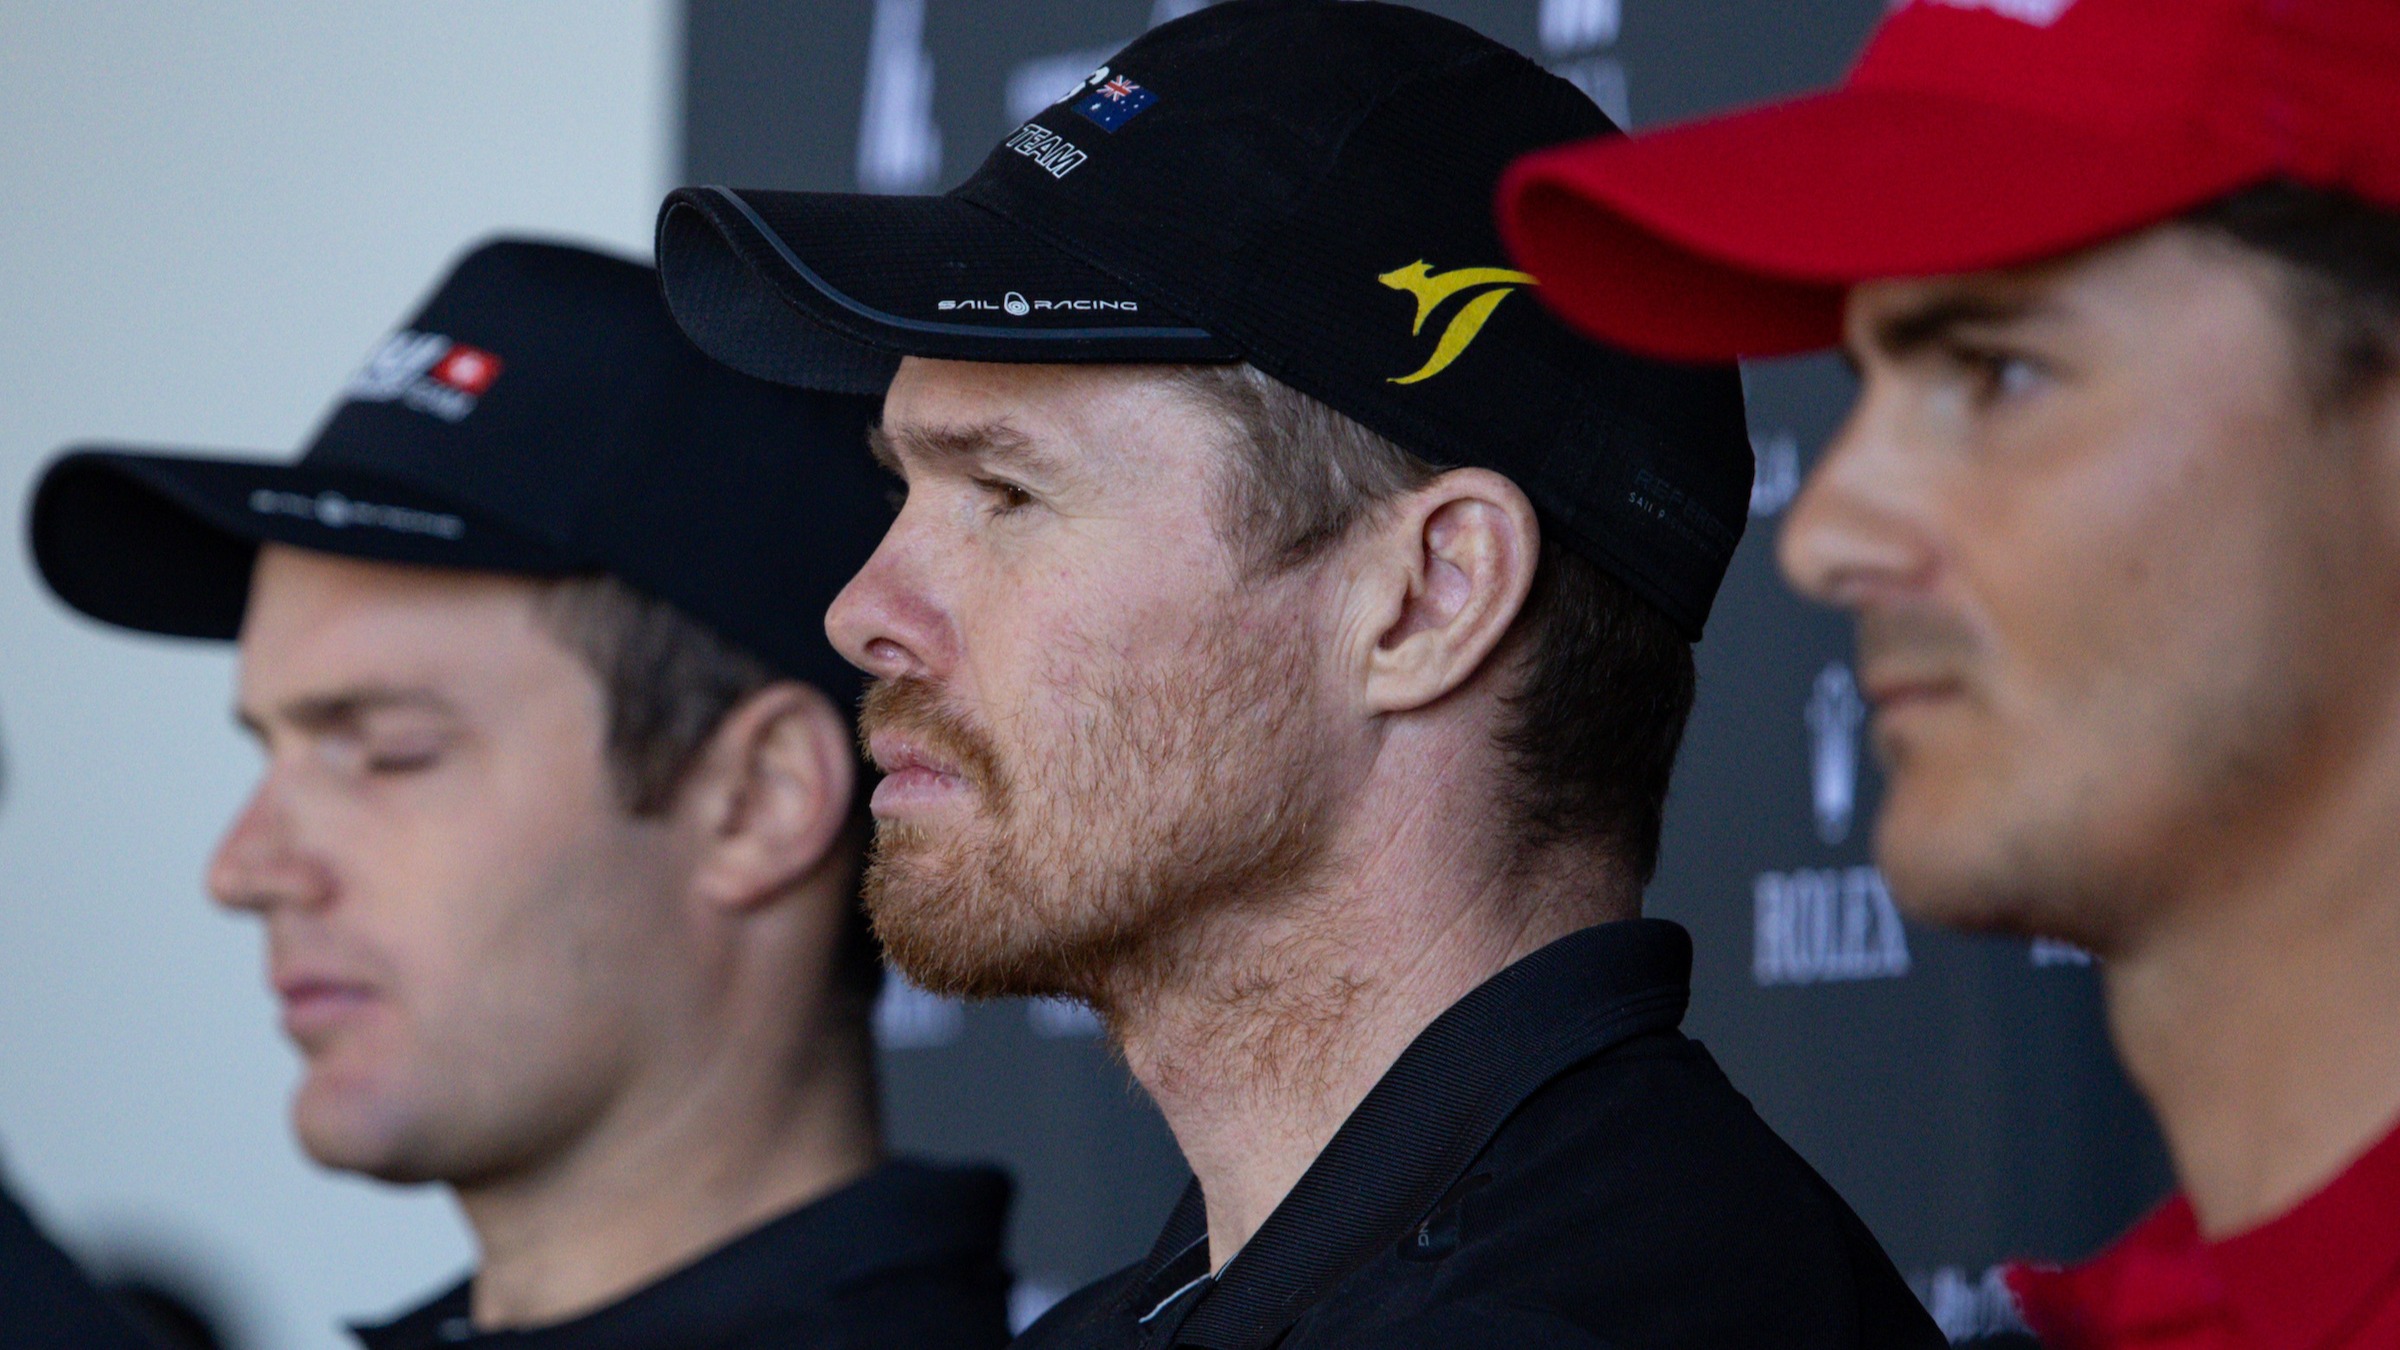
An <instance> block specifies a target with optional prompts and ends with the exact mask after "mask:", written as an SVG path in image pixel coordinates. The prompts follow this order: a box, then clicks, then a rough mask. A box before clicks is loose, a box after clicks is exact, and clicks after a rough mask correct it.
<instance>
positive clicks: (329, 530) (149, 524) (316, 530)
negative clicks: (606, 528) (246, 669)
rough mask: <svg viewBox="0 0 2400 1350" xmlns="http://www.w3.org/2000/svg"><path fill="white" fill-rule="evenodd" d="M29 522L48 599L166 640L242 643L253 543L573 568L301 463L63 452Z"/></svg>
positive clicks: (436, 507)
mask: <svg viewBox="0 0 2400 1350" xmlns="http://www.w3.org/2000/svg"><path fill="white" fill-rule="evenodd" d="M30 514H31V522H30V526H29V530H28V533H29V537H30V542H31V546H32V550H33V556H34V563H35V565H36V566H37V567H38V568H40V570H41V574H42V579H43V580H44V581H46V582H48V583H49V585H50V588H51V589H52V590H53V591H55V592H57V593H58V596H59V598H60V599H62V600H64V601H66V602H67V603H68V604H70V605H73V606H74V607H75V608H77V609H79V610H82V611H83V612H84V613H86V614H89V615H91V616H92V617H94V618H96V619H100V620H102V621H104V622H107V623H114V624H119V625H122V626H124V627H127V628H134V629H140V630H142V631H145V632H152V633H164V634H167V635H168V636H172V637H196V638H216V639H230V638H232V637H234V636H236V635H237V634H238V633H239V632H240V631H241V626H242V612H243V610H244V609H245V607H246V606H247V604H248V601H249V591H250V568H251V564H252V562H253V561H254V560H255V558H256V556H257V552H258V546H259V545H260V544H262V543H278V544H289V545H292V546H293V547H295V548H305V549H313V550H315V551H317V552H321V553H337V554H341V555H344V556H347V557H357V558H367V559H372V560H375V561H379V562H394V563H416V564H421V565H426V566H436V567H467V568H482V569H488V570H495V571H509V572H533V573H553V574H563V573H566V572H570V571H574V570H576V564H575V563H574V562H573V560H571V559H568V558H566V557H564V556H563V555H561V554H559V553H558V552H556V551H555V550H553V549H551V548H550V547H548V546H547V545H544V544H540V543H536V542H534V541H532V540H529V539H526V538H523V537H520V536H518V535H516V534H513V533H511V532H509V531H508V530H507V529H505V528H504V527H502V526H500V525H499V524H497V523H496V522H494V521H493V520H491V519H490V518H489V517H487V516H484V515H483V514H481V513H479V512H476V511H474V510H473V509H471V508H467V507H464V506H462V505H460V504H459V503H457V502H454V501H449V500H445V499H443V498H441V497H439V496H436V495H434V494H431V493H428V492H425V491H424V490H423V489H421V488H415V487H409V486H406V485H402V484H397V483H393V482H390V481H387V480H384V479H379V478H376V477H373V476H371V475H367V474H362V473H357V472H354V471H343V470H338V469H317V468H311V467H307V466H300V465H285V464H261V463H257V462H254V461H244V460H229V459H199V458H194V457H189V456H181V455H165V454H147V453H142V452H137V451H124V450H94V449H86V450H77V451H71V452H70V453H69V454H68V455H67V456H66V457H65V458H64V459H62V460H60V461H59V462H58V463H57V464H56V465H55V466H54V467H52V469H51V470H50V471H49V472H48V473H46V474H45V475H44V476H43V478H42V482H41V486H40V487H39V488H38V489H37V490H36V492H35V494H34V499H33V505H32V509H31V513H30Z"/></svg>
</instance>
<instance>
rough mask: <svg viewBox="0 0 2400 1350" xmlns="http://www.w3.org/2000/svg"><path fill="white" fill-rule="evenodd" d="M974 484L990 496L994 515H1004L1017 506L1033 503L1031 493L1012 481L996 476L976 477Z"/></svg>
mask: <svg viewBox="0 0 2400 1350" xmlns="http://www.w3.org/2000/svg"><path fill="white" fill-rule="evenodd" d="M975 486H976V487H978V488H980V489H982V490H983V492H984V494H985V495H986V496H988V497H990V498H991V500H992V511H993V513H994V514H995V515H1006V514H1007V513H1008V512H1011V511H1014V510H1016V509H1017V508H1019V507H1023V506H1031V505H1033V494H1032V493H1030V492H1027V491H1026V490H1025V489H1023V488H1021V487H1018V486H1017V485H1016V484H1014V483H1009V482H1003V481H1001V480H1000V479H997V478H978V479H976V480H975Z"/></svg>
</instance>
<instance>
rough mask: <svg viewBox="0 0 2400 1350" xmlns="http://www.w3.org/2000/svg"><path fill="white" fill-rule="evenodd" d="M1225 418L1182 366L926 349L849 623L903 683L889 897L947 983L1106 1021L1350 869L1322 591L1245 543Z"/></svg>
mask: <svg viewBox="0 0 2400 1350" xmlns="http://www.w3.org/2000/svg"><path fill="white" fill-rule="evenodd" d="M1225 434H1226V431H1225V428H1224V427H1222V426H1221V425H1220V424H1218V423H1217V422H1216V421H1215V420H1214V419H1213V418H1212V417H1211V416H1210V415H1209V414H1208V413H1207V412H1206V411H1205V410H1203V409H1202V408H1201V407H1199V406H1198V405H1197V403H1196V401H1195V400H1193V399H1191V398H1190V397H1189V396H1188V395H1185V394H1183V393H1182V392H1181V391H1180V390H1179V389H1178V388H1177V387H1176V386H1175V385H1174V384H1173V382H1172V381H1171V380H1170V379H1168V378H1167V377H1166V376H1165V375H1164V374H1163V373H1161V372H1157V371H1147V370H1140V369H1122V368H1117V369H1111V368H1105V367H1102V368H1093V367H1057V366H999V365H974V364H966V363H953V362H936V361H920V360H911V361H908V362H906V363H904V364H903V366H902V368H901V372H900V376H899V378H898V379H897V380H896V381H895V382H894V384H893V386H892V390H891V393H890V394H889V395H888V396H887V398H886V402H885V410H884V423H883V428H882V430H881V431H880V432H879V433H878V450H879V453H880V454H881V455H882V457H883V458H884V459H885V461H886V462H887V464H888V465H889V466H890V467H891V468H892V469H893V470H894V471H895V472H897V473H898V474H899V475H900V476H901V477H902V478H903V479H904V480H905V481H906V482H907V484H908V498H907V504H906V506H905V507H904V508H903V510H902V512H901V514H900V517H899V519H898V520H897V521H896V522H895V523H894V524H893V526H892V529H891V532H890V533H889V534H888V535H887V536H886V537H885V539H884V542H883V545H882V547H881V548H880V549H879V550H878V551H877V553H876V555H875V557H874V558H873V559H872V560H871V561H870V562H869V563H868V565H867V566H866V568H865V569H864V570H862V571H861V572H860V574H859V576H858V577H857V579H856V580H854V581H853V582H852V583H851V585H850V587H849V588H848V589H847V590H845V591H844V592H843V594H842V596H841V597H840V599H838V600H837V601H836V602H835V604H834V607H833V611H832V613H831V614H830V615H829V616H828V618H827V628H828V631H829V632H830V633H831V634H832V636H833V638H834V640H835V642H836V644H837V645H839V646H840V647H841V648H842V649H843V651H844V652H845V654H847V655H849V656H850V657H851V659H852V660H853V661H856V662H857V663H859V664H860V665H862V666H863V667H865V668H866V669H868V670H870V671H873V672H875V673H876V674H877V675H878V677H879V678H878V681H877V683H876V685H875V687H874V688H873V689H872V691H871V692H870V693H869V695H868V697H867V702H866V707H865V711H864V715H863V717H862V719H861V729H862V733H863V734H864V736H865V738H866V740H867V745H868V749H869V752H870V753H871V754H872V755H873V757H874V758H875V760H876V762H877V763H878V765H880V766H881V767H882V768H883V769H884V771H885V774H886V777H885V778H884V780H883V782H882V784H881V785H880V786H879V787H878V788H877V790H876V793H875V799H874V810H875V817H876V831H875V849H874V856H873V860H872V863H871V865H870V867H869V870H868V874H867V883H866V885H867V903H868V908H869V911H870V913H871V914H872V915H873V916H874V919H875V927H876V931H877V933H878V934H879V935H880V936H881V937H882V939H883V941H884V943H885V945H886V947H887V948H888V949H889V951H890V953H891V956H892V959H893V961H894V963H895V964H896V965H898V966H899V968H900V969H901V971H902V972H903V973H905V974H907V975H908V976H909V978H910V979H912V980H914V981H916V982H917V983H919V984H921V985H923V986H925V987H927V988H929V989H933V990H935V991H937V992H943V993H953V994H961V995H967V996H971V997H990V996H1002V995H1020V994H1023V995H1040V994H1065V995H1070V996H1073V997H1079V998H1085V999H1089V1000H1092V1001H1094V1002H1096V1003H1099V1004H1101V1005H1102V1006H1103V1007H1104V1008H1105V1007H1106V1006H1107V1005H1108V1004H1110V1003H1112V1002H1115V1001H1118V1000H1120V999H1122V998H1123V997H1124V996H1126V994H1127V993H1128V991H1129V989H1130V988H1132V987H1135V986H1138V985H1139V984H1141V983H1143V982H1147V981H1154V980H1156V979H1157V978H1159V977H1160V975H1161V973H1162V971H1163V970H1164V969H1165V968H1166V967H1167V966H1168V965H1170V964H1172V962H1173V961H1174V960H1175V959H1176V958H1175V954H1176V953H1177V952H1178V951H1179V950H1181V949H1182V947H1183V946H1184V945H1185V944H1186V943H1188V942H1190V941H1193V940H1196V938H1195V936H1194V935H1195V934H1197V933H1198V932H1199V931H1200V929H1201V925H1200V921H1201V920H1203V919H1205V918H1206V917H1208V916H1210V915H1212V914H1217V913H1221V912H1223V911H1225V910H1227V909H1230V908H1235V907H1239V906H1241V905H1244V904H1249V903H1260V902H1263V901H1265V900H1267V899H1270V898H1272V897H1275V896H1278V895H1283V894H1288V893H1290V892H1291V891H1292V890H1293V888H1295V887H1297V886H1302V885H1305V884H1306V883H1307V881H1308V879H1309V878H1310V877H1311V876H1313V875H1315V874H1316V872H1317V870H1318V869H1319V868H1320V867H1321V866H1322V865H1323V863H1324V853H1325V848H1326V844H1325V840H1326V838H1327V836H1328V834H1329V829H1328V822H1327V821H1326V820H1325V819H1324V814H1325V812H1326V810H1327V808H1326V807H1325V805H1324V803H1325V802H1327V801H1328V800H1331V799H1332V794H1329V793H1327V792H1325V791H1323V790H1322V789H1323V788H1324V786H1325V784H1324V781H1323V780H1324V775H1325V774H1326V772H1327V771H1328V764H1329V761H1330V759H1331V756H1330V755H1329V753H1328V747H1327V745H1326V737H1325V735H1324V734H1323V732H1322V728H1323V726H1324V723H1325V718H1324V715H1323V710H1322V707H1321V705H1322V702H1323V699H1322V697H1321V695H1320V692H1319V691H1320V672H1319V671H1318V670H1317V669H1316V665H1315V653H1316V652H1317V651H1318V650H1319V648H1320V645H1321V644H1319V643H1318V642H1316V641H1314V640H1313V639H1314V638H1315V636H1316V634H1315V631H1314V629H1315V624H1314V622H1313V620H1312V615H1313V612H1314V611H1313V609H1312V607H1311V600H1312V597H1313V595H1314V593H1315V592H1314V590H1313V589H1312V588H1313V586H1314V585H1315V582H1314V580H1313V579H1312V578H1311V577H1310V576H1309V575H1307V574H1305V573H1302V574H1287V575H1280V576H1275V577H1260V576H1257V575H1253V574H1252V572H1251V570H1250V568H1249V567H1248V565H1247V563H1246V560H1245V559H1243V558H1242V557H1241V556H1239V554H1238V553H1237V551H1236V550H1234V549H1232V548H1230V547H1229V546H1228V545H1227V544H1226V543H1225V542H1223V541H1222V540H1221V539H1220V538H1219V535H1218V531H1217V529H1216V528H1215V525H1214V522H1213V517H1212V514H1211V505H1212V502H1213V501H1214V500H1216V488H1217V486H1218V475H1220V474H1222V473H1224V472H1226V471H1227V468H1228V466H1227V451H1226V449H1225V447H1224V444H1223V439H1224V436H1225Z"/></svg>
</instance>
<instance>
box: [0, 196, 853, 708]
mask: <svg viewBox="0 0 2400 1350" xmlns="http://www.w3.org/2000/svg"><path fill="white" fill-rule="evenodd" d="M874 412H875V408H874V404H873V401H872V400H870V399H866V398H862V397H856V396H852V395H843V394H825V393H814V392H808V391H804V390H800V389H794V388H789V387H785V386H782V385H776V384H769V383H767V382H765V381H761V380H755V379H752V378H750V377H748V376H746V375H741V374H738V373H736V372H734V371H731V370H728V369H726V368H725V367H723V366H721V365H719V364H717V363H716V362H713V361H710V360H708V359H707V358H706V357H704V356H702V355H701V354H700V353H699V352H698V351H696V350H695V349H694V348H693V347H692V345H691V343H690V342H689V341H687V340H686V339H685V338H684V336H683V334H682V333H680V332H678V331H677V330H676V327H675V325H674V322H673V321H672V320H671V319H670V318H669V317H668V314H667V311H666V306H665V304H664V303H663V302H662V301H661V300H660V298H659V293H658V279H657V274H656V273H654V272H653V271H652V270H651V269H650V268H648V267H645V266H642V265H640V264H638V263H633V262H628V261H626V260H624V259H621V258H615V257H610V256H608V255H606V254H602V253H595V252H592V251H590V250H588V249H583V248H575V247H570V246H566V245H561V244H554V243H543V242H536V241H531V240H520V239H503V240H499V241H495V242H491V243H486V244H484V245H482V246H481V247H478V248H475V249H473V250H472V251H470V252H468V253H467V254H466V255H465V256H464V257H463V258H461V259H460V261H459V262H458V264H457V266H456V267H455V268H454V269H453V270H452V271H451V273H450V275H449V276H448V278H447V279H445V280H444V281H443V282H442V284H441V285H440V287H439V288H438V289H436V290H435V291H434V293H433V296H432V298H431V299H429V300H427V301H426V302H425V304H424V306H423V308H421V309H420V310H418V312H417V313H416V315H415V316H414V317H413V318H411V319H409V320H408V322H407V323H406V324H405V325H403V326H402V327H401V329H400V330H399V331H398V332H395V333H393V334H392V335H391V336H390V337H388V338H386V339H385V340H384V342H383V343H382V344H381V345H380V346H379V347H377V348H376V349H375V351H374V353H373V354H372V355H370V356H369V357H368V359H367V362H366V364H365V366H363V367H362V368H361V369H360V370H359V372H358V374H356V375H355V376H353V377H352V378H351V380H350V383H349V385H348V387H347V388H346V389H344V390H343V392H342V396H341V400H340V401H339V402H338V403H336V404H335V405H334V408H333V411H332V413H331V415H330V416H329V417H328V418H327V419H326V422H325V424H324V426H323V428H322V429H321V430H319V431H318V433H317V435H316V438H315V439H314V440H313V441H312V442H311V443H310V444H309V447H308V449H307V451H306V452H305V453H304V454H302V455H301V456H300V459H299V461H298V462H297V463H291V464H279V463H271V462H265V461H260V460H254V459H228V458H201V457H192V456H189V455H182V454H159V453H151V452H145V451H137V450H128V449H119V448H110V447H83V448H77V449H73V450H70V451H68V452H67V453H65V454H63V455H62V456H61V457H60V458H58V459H57V460H56V461H54V462H53V463H52V464H51V465H50V467H49V468H48V470H47V471H45V472H44V473H43V475H42V479H41V482H40V485H39V486H38V487H37V488H36V489H35V491H34V497H33V505H32V510H31V512H30V517H29V522H28V528H29V533H30V535H31V543H32V549H33V557H34V562H35V564H36V565H37V566H38V568H39V569H40V571H41V574H42V578H43V580H44V581H46V582H48V583H49V585H50V589H51V590H53V591H55V592H57V594H58V596H59V598H60V599H62V600H64V601H66V602H67V603H68V604H70V605H72V606H74V607H75V608H76V609H79V610H81V611H83V612H84V613H85V614H88V615H90V616H92V617H93V618H96V619H100V620H103V621H105V622H108V623H112V624H117V625H120V626H122V627H126V628H134V629H140V630H142V631H145V632H151V633H164V634H169V635H174V636H182V637H199V638H219V639H224V638H232V637H234V636H236V635H237V633H238V632H239V630H240V628H241V623H242V613H243V610H244V608H245V606H246V604H247V602H248V597H249V585H250V570H251V564H252V562H253V560H254V559H255V558H256V556H257V552H258V546H259V545H260V544H261V543H267V542H272V543H278V544H289V545H293V546H295V547H299V548H304V549H312V550H315V551H317V552H320V553H337V554H343V555H347V556H350V557H355V558H366V559H373V560H377V561H384V562H395V563H416V564H425V565H431V566H436V567H457V568H473V569H479V570H485V571H495V572H511V573H519V574H527V575H533V576H562V577H563V576H572V575H578V574H600V573H605V574H608V575H611V576H614V577H616V578H617V579H618V580H620V581H622V582H624V583H625V584H626V585H628V586H630V587H632V588H634V589H635V590H637V591H640V592H642V593H644V594H646V595H649V596H651V597H652V598H654V599H658V600H663V601H666V602H667V603H669V604H671V605H673V606H675V607H676V608H677V609H678V610H680V611H682V612H683V613H684V614H686V615H688V616H689V617H691V618H693V619H696V620H698V621H700V622H702V623H704V624H707V625H708V626H709V627H710V628H712V629H713V630H714V631H715V632H716V633H717V634H718V635H719V636H721V637H723V638H725V639H726V640H727V641H729V642H732V643H733V644H735V645H736V646H738V647H740V648H742V649H743V650H745V651H747V652H749V653H750V654H752V655H753V656H755V657H757V658H758V659H759V660H761V661H763V662H765V663H767V664H768V665H769V666H771V667H773V668H775V669H777V670H778V671H781V672H783V673H785V674H788V675H791V676H794V677H796V678H799V679H804V680H807V681H808V682H810V683H812V684H815V685H817V686H819V687H820V688H822V689H824V690H825V691H826V692H827V693H828V694H829V695H830V696H832V697H833V698H834V700H835V701H836V702H837V703H841V704H844V705H847V704H848V702H849V701H850V699H851V698H852V697H853V696H854V695H855V693H856V691H857V690H858V688H859V679H858V676H857V673H856V672H855V671H853V670H852V669H851V668H850V667H849V665H848V664H847V663H846V662H844V661H842V660H841V658H840V657H839V656H838V655H836V654H835V652H834V650H833V648H832V645H831V644H830V643H829V642H827V641H826V638H825V634H824V630H823V626H822V619H823V616H824V613H825V610H826V607H827V606H828V605H830V604H831V603H832V600H833V597H834V595H835V593H836V592H838V591H839V590H840V589H841V587H842V586H843V585H844V584H845V583H847V582H848V580H849V579H850V577H851V575H852V574H853V573H855V572H856V571H857V569H858V568H859V566H860V565H861V564H863V563H864V562H865V561H866V558H867V556H868V554H870V553H871V552H872V551H873V550H874V547H875V544H876V541H877V539H878V538H879V537H880V535H881V534H882V531H883V528H884V526H885V525H886V524H887V523H888V522H889V521H890V518H891V513H890V509H889V508H888V506H887V505H886V504H885V491H886V485H885V484H883V483H882V482H880V481H879V480H878V478H877V475H876V473H875V470H874V469H873V468H872V466H871V465H870V464H869V463H868V462H867V459H866V456H865V455H864V454H863V453H861V452H860V447H862V446H863V445H864V444H865V434H866V428H867V426H868V425H869V423H870V422H871V420H872V418H873V415H874ZM837 451H838V452H839V453H835V452H837Z"/></svg>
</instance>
